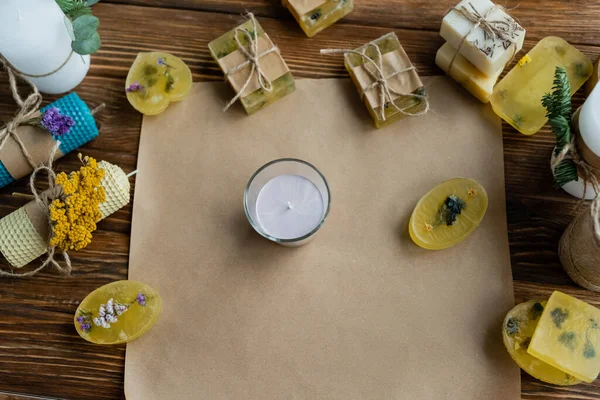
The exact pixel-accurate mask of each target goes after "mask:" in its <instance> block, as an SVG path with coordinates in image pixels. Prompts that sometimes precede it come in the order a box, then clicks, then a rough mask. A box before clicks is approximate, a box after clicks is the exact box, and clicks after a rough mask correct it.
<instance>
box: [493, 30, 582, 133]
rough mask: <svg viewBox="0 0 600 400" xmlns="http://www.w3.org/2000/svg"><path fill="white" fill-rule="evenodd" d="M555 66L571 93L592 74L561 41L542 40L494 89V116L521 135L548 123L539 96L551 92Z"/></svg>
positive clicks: (579, 53)
mask: <svg viewBox="0 0 600 400" xmlns="http://www.w3.org/2000/svg"><path fill="white" fill-rule="evenodd" d="M559 66H560V67H563V68H564V69H565V70H566V71H567V76H568V78H569V82H570V83H571V94H573V93H575V92H576V91H577V90H578V89H579V88H580V87H581V86H582V85H583V84H584V83H585V81H587V80H588V78H589V77H590V75H591V74H592V62H591V61H590V60H589V59H588V58H587V57H586V56H585V55H584V54H582V53H581V52H580V51H579V50H577V49H576V48H574V47H573V46H571V45H570V44H569V43H567V42H566V41H565V40H563V39H561V38H558V37H547V38H544V39H542V40H540V41H539V43H538V44H536V45H535V47H534V48H533V49H532V50H531V51H530V52H529V53H528V54H527V55H525V56H524V57H523V58H522V59H521V60H520V61H519V63H518V64H517V65H515V67H514V68H513V69H512V70H511V71H510V72H509V73H508V74H506V76H505V77H504V78H503V79H502V80H501V81H500V82H498V84H497V85H496V87H495V88H494V93H493V94H492V98H491V103H492V108H493V109H494V111H495V112H496V114H498V115H499V116H500V117H502V119H504V120H505V121H506V122H508V123H509V124H510V125H512V126H513V127H515V129H517V130H518V131H519V132H521V133H523V134H525V135H533V134H534V133H536V132H537V131H539V130H540V129H541V128H542V127H543V126H544V125H545V124H546V121H547V120H548V119H547V118H546V109H545V108H544V106H543V105H542V97H543V96H544V94H546V93H550V92H552V85H553V83H554V72H555V71H556V67H559Z"/></svg>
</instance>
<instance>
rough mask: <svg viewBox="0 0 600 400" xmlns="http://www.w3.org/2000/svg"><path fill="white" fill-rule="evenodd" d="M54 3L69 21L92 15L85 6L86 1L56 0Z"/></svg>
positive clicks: (90, 10) (89, 9)
mask: <svg viewBox="0 0 600 400" xmlns="http://www.w3.org/2000/svg"><path fill="white" fill-rule="evenodd" d="M56 3H57V4H58V6H59V7H60V9H61V10H62V11H63V12H64V13H65V14H66V15H67V16H68V17H69V18H71V20H75V19H77V18H79V17H81V16H82V15H90V14H91V13H92V9H91V8H89V7H88V6H87V2H86V0H56Z"/></svg>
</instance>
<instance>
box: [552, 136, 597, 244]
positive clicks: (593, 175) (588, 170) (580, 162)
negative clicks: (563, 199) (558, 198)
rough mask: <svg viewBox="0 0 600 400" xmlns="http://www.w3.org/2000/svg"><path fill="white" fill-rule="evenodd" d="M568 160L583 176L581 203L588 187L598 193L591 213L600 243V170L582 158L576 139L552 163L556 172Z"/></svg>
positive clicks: (595, 232)
mask: <svg viewBox="0 0 600 400" xmlns="http://www.w3.org/2000/svg"><path fill="white" fill-rule="evenodd" d="M566 159H570V160H572V161H573V163H575V165H576V166H577V168H578V170H579V171H581V174H582V175H583V176H582V178H583V197H582V198H581V203H583V201H585V194H586V192H587V187H588V185H592V188H593V189H594V193H596V198H595V199H594V201H593V202H592V205H591V207H590V213H591V215H592V222H593V224H594V226H593V227H594V234H595V236H596V239H597V240H598V241H600V181H598V176H600V169H598V168H594V167H593V166H591V165H590V164H588V163H587V162H586V161H585V160H584V159H583V157H581V155H580V154H579V151H578V150H577V146H576V145H575V138H574V137H573V138H572V139H571V142H570V143H569V144H567V145H565V146H564V147H563V148H562V149H561V151H560V153H558V155H557V156H556V157H555V158H554V160H553V161H552V169H553V170H554V169H555V168H556V167H557V166H558V165H559V164H560V163H561V162H562V161H563V160H566Z"/></svg>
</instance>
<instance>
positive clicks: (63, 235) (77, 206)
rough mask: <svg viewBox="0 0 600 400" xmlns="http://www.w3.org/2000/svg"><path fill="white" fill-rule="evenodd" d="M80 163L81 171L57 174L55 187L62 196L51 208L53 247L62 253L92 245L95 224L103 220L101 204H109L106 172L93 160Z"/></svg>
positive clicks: (83, 159)
mask: <svg viewBox="0 0 600 400" xmlns="http://www.w3.org/2000/svg"><path fill="white" fill-rule="evenodd" d="M80 158H81V156H80ZM81 160H82V162H83V164H84V165H83V166H82V167H81V168H80V169H79V171H76V172H71V174H69V175H67V174H65V173H64V172H61V173H60V174H58V176H57V177H56V184H57V185H60V186H61V187H62V192H63V194H62V196H61V197H60V198H59V199H55V200H53V201H52V204H51V205H50V220H51V221H52V238H51V239H50V245H51V246H56V247H58V248H59V249H61V250H63V251H67V250H80V249H83V248H84V247H86V246H87V245H88V244H90V242H91V241H92V232H94V231H95V230H96V222H98V221H100V219H101V218H102V214H101V213H100V203H103V202H104V201H106V192H105V190H104V188H103V187H102V185H101V183H102V178H104V170H103V169H102V168H98V163H97V162H96V160H94V159H93V158H91V157H85V158H81Z"/></svg>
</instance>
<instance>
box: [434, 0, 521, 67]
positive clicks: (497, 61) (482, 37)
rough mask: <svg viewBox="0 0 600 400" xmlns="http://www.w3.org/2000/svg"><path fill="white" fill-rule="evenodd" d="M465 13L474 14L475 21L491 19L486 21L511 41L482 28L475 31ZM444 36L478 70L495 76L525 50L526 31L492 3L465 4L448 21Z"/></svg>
mask: <svg viewBox="0 0 600 400" xmlns="http://www.w3.org/2000/svg"><path fill="white" fill-rule="evenodd" d="M494 7H496V8H495V9H493V8H494ZM492 9H493V10H492ZM490 10H491V12H490ZM461 11H462V13H461ZM463 13H468V14H471V15H473V16H474V18H479V17H486V16H487V18H486V21H488V22H489V23H490V24H491V25H493V26H494V27H496V28H498V29H500V30H502V31H503V32H505V34H506V36H507V37H508V38H510V39H502V38H499V37H492V36H490V35H489V34H488V33H486V32H485V30H484V29H483V28H482V27H481V26H480V27H478V28H476V29H472V28H473V26H474V23H473V22H472V21H470V20H469V19H467V18H466V17H465V16H464V15H463ZM488 13H489V14H488ZM440 35H441V36H442V37H443V38H444V40H446V42H448V43H450V45H451V46H452V47H454V48H455V49H458V48H460V53H461V54H462V55H463V56H465V57H466V59H467V60H469V62H471V64H473V65H474V66H475V67H476V68H477V69H479V70H480V71H481V72H483V73H484V74H485V75H488V76H492V75H496V74H497V73H498V72H499V71H500V72H501V71H502V70H503V69H504V67H505V66H506V64H507V63H508V62H509V61H510V60H511V58H512V57H513V55H514V54H516V53H517V52H518V51H519V50H521V48H522V47H523V40H524V39H525V30H524V29H523V28H522V27H521V25H519V23H518V22H516V21H515V20H514V19H513V18H512V17H511V16H510V15H508V14H507V13H506V12H504V11H503V8H501V7H498V6H496V5H495V4H494V3H492V2H491V1H489V0H463V1H461V2H460V3H459V4H458V5H457V6H456V7H455V8H454V9H452V10H451V11H450V12H449V13H448V14H447V15H446V16H445V17H444V19H443V21H442V28H441V30H440ZM465 37H466V39H465V40H464V43H463V44H462V47H461V42H462V41H463V38H465ZM511 40H512V41H514V42H515V44H516V48H515V46H514V45H513V44H512V42H511Z"/></svg>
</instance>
